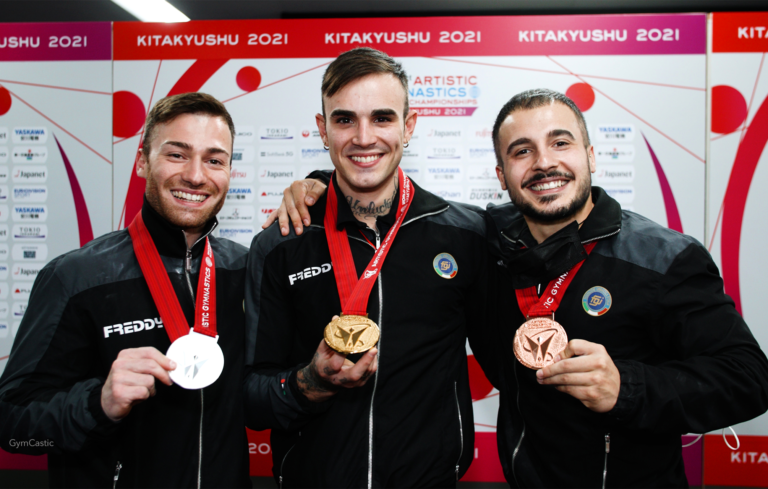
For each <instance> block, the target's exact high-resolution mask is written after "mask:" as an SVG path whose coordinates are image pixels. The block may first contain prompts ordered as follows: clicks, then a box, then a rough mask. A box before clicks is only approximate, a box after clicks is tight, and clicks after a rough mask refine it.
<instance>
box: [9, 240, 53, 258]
mask: <svg viewBox="0 0 768 489" xmlns="http://www.w3.org/2000/svg"><path fill="white" fill-rule="evenodd" d="M11 256H12V257H13V259H14V261H45V260H46V259H47V258H48V245H47V244H15V245H13V250H12V251H11Z"/></svg>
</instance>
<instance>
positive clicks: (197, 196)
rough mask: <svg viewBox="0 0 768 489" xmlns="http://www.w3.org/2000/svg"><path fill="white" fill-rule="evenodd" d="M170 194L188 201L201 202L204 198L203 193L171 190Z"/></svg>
mask: <svg viewBox="0 0 768 489" xmlns="http://www.w3.org/2000/svg"><path fill="white" fill-rule="evenodd" d="M171 194H172V195H173V196H174V197H176V198H177V199H182V200H188V201H190V202H202V201H204V200H205V199H206V196H205V195H200V194H189V193H187V192H179V191H173V192H171Z"/></svg>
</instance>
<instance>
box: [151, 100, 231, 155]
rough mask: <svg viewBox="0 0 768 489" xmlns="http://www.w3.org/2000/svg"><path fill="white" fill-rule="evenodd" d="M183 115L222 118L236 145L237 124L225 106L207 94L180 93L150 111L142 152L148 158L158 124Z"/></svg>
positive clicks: (166, 122)
mask: <svg viewBox="0 0 768 489" xmlns="http://www.w3.org/2000/svg"><path fill="white" fill-rule="evenodd" d="M183 114H205V115H209V116H211V117H221V118H222V119H224V122H226V123H227V126H229V132H230V133H231V134H232V142H233V144H234V141H235V124H234V122H232V116H230V115H229V112H228V111H227V108H226V107H224V104H222V103H221V102H219V101H218V100H216V99H215V98H214V97H213V96H211V95H208V94H207V93H202V92H188V93H180V94H178V95H171V96H170V97H165V98H163V99H160V100H158V101H157V103H156V104H155V106H154V107H152V110H150V111H149V114H147V120H146V122H145V123H144V138H143V139H142V140H141V145H142V151H144V155H145V156H146V157H149V143H150V141H152V137H153V136H154V134H153V133H154V132H155V126H157V125H158V124H168V123H169V122H171V121H172V120H174V119H175V118H177V117H179V116H180V115H183Z"/></svg>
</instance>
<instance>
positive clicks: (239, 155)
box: [232, 146, 256, 165]
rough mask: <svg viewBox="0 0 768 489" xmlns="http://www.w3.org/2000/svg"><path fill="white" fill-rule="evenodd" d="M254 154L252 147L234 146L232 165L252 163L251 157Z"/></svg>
mask: <svg viewBox="0 0 768 489" xmlns="http://www.w3.org/2000/svg"><path fill="white" fill-rule="evenodd" d="M255 154H256V150H254V148H253V146H235V148H233V149H232V164H233V165H235V164H237V163H253V157H254V155H255Z"/></svg>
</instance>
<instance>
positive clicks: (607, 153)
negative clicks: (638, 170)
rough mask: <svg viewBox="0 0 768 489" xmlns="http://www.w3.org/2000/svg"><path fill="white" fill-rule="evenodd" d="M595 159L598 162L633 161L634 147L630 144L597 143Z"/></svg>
mask: <svg viewBox="0 0 768 489" xmlns="http://www.w3.org/2000/svg"><path fill="white" fill-rule="evenodd" d="M595 160H596V161H597V162H598V163H632V162H633V161H635V147H634V146H632V145H631V144H597V145H595Z"/></svg>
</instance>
